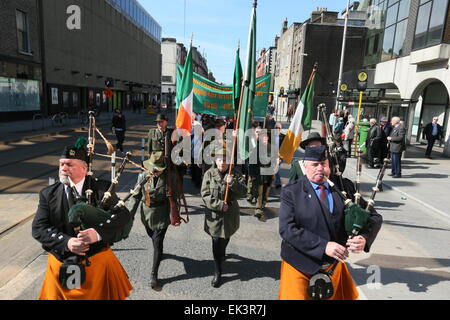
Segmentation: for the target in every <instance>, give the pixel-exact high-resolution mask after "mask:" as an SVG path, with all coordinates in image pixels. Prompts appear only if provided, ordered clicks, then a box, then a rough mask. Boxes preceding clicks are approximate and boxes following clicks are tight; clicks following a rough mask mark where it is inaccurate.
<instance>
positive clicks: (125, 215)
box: [32, 138, 132, 300]
mask: <svg viewBox="0 0 450 320" xmlns="http://www.w3.org/2000/svg"><path fill="white" fill-rule="evenodd" d="M81 139H82V138H81ZM79 141H80V140H77V143H75V146H67V147H66V148H65V149H64V151H63V154H62V155H61V158H60V159H59V182H57V183H55V184H53V185H51V186H48V187H46V188H44V189H43V190H42V191H41V192H40V193H39V205H38V208H37V211H36V215H35V217H34V219H33V224H32V235H33V238H35V239H36V240H37V241H39V242H40V243H41V244H42V248H43V249H44V250H45V251H47V252H48V263H47V270H46V273H45V278H44V282H43V284H42V288H41V291H40V294H39V298H38V299H40V300H123V299H125V298H126V297H128V296H129V295H130V290H132V286H131V283H130V282H129V280H128V275H127V273H126V271H125V270H124V268H123V267H122V265H121V264H120V262H119V260H118V259H117V257H116V255H115V254H114V253H113V251H112V250H111V247H110V246H111V245H112V241H114V240H112V239H114V238H115V234H116V233H117V232H119V231H120V230H122V229H123V228H124V227H125V226H126V225H127V224H128V223H129V222H130V220H131V215H130V213H129V212H128V210H127V209H126V208H124V207H122V208H117V209H113V215H111V218H110V220H107V221H105V222H104V223H100V224H99V225H98V226H96V227H95V228H88V229H86V230H82V231H79V232H78V233H77V231H76V230H75V229H74V227H73V226H72V225H71V224H69V216H68V213H69V209H70V208H71V207H72V206H73V205H75V200H76V195H77V194H78V195H80V196H81V197H84V195H85V194H86V191H87V190H88V189H90V190H91V191H92V201H93V206H96V205H97V204H99V203H100V201H101V199H103V195H104V193H105V192H106V191H107V190H108V188H109V185H110V182H108V181H104V180H96V179H94V178H93V177H92V176H91V175H88V174H87V171H88V165H87V163H88V161H89V160H88V154H87V150H86V147H85V145H84V144H83V143H79ZM84 141H85V142H86V144H87V141H86V139H84ZM71 183H73V184H75V186H74V187H73V188H72V187H71V186H70V185H71ZM74 188H75V189H76V192H75V190H74ZM110 199H111V205H112V206H114V205H115V204H116V203H117V201H118V197H117V195H116V194H115V193H114V192H112V194H111V198H110ZM113 216H114V218H113ZM83 257H89V261H90V265H89V266H88V265H87V264H86V263H85V262H84V261H83V259H82V258H83ZM71 266H72V268H74V267H76V266H78V270H79V273H78V274H79V275H80V277H79V279H78V280H79V281H78V282H79V286H78V285H76V286H74V287H73V288H71V286H70V285H69V284H68V282H69V279H70V277H72V276H73V275H74V274H76V269H74V270H73V271H69V268H70V267H71ZM83 269H84V270H85V277H84V281H83V276H82V271H81V270H83ZM64 274H66V275H67V277H66V279H67V281H64V280H62V279H64V278H62V277H61V276H62V275H64ZM75 282H77V281H75Z"/></svg>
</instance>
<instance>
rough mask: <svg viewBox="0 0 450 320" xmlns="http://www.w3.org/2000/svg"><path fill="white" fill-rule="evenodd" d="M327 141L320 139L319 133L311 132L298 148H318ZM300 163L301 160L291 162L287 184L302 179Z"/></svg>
mask: <svg viewBox="0 0 450 320" xmlns="http://www.w3.org/2000/svg"><path fill="white" fill-rule="evenodd" d="M326 144H327V140H326V139H325V138H322V136H321V135H320V133H318V132H315V131H313V132H311V133H310V134H309V135H308V137H307V138H306V139H305V140H303V141H302V142H301V143H300V148H302V149H303V150H305V148H306V147H313V146H320V145H326ZM301 162H302V160H295V161H294V160H293V161H292V164H291V169H290V170H289V182H294V181H297V180H298V179H300V178H301V177H303V172H302V170H301V167H300V165H301Z"/></svg>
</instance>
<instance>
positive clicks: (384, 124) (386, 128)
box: [380, 117, 392, 161]
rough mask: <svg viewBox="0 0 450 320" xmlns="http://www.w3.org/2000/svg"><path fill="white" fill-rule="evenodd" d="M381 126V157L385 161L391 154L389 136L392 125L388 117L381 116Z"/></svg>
mask: <svg viewBox="0 0 450 320" xmlns="http://www.w3.org/2000/svg"><path fill="white" fill-rule="evenodd" d="M380 128H381V142H380V144H381V158H382V159H383V161H384V159H386V158H388V154H389V144H388V140H387V137H389V135H390V134H391V131H392V125H391V124H390V123H388V121H387V118H386V117H381V118H380ZM389 157H390V156H389Z"/></svg>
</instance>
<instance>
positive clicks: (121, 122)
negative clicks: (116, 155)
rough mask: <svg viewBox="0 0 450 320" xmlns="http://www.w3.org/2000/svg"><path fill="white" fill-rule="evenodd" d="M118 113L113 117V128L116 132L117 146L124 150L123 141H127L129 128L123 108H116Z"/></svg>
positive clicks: (121, 150)
mask: <svg viewBox="0 0 450 320" xmlns="http://www.w3.org/2000/svg"><path fill="white" fill-rule="evenodd" d="M115 112H116V114H115V115H114V117H113V118H112V130H113V132H114V133H115V134H116V137H117V144H116V148H117V149H118V150H120V152H123V142H124V141H125V131H126V130H127V125H126V120H125V116H124V115H123V114H122V110H120V109H116V110H115Z"/></svg>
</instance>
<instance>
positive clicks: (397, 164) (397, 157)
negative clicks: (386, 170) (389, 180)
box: [391, 152, 402, 176]
mask: <svg viewBox="0 0 450 320" xmlns="http://www.w3.org/2000/svg"><path fill="white" fill-rule="evenodd" d="M401 156H402V153H401V152H391V160H392V164H391V169H392V171H391V173H392V175H394V176H401V175H402V161H401Z"/></svg>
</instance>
